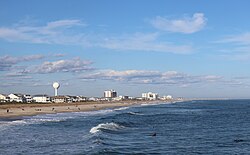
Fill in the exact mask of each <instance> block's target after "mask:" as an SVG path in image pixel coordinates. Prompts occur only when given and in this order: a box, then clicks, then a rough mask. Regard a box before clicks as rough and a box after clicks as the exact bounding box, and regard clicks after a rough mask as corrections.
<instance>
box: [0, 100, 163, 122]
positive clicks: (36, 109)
mask: <svg viewBox="0 0 250 155" xmlns="http://www.w3.org/2000/svg"><path fill="white" fill-rule="evenodd" d="M162 102H164V101H162ZM166 102H167V101H166ZM154 103H159V101H123V102H78V103H47V104H7V105H0V119H8V118H9V119H11V118H18V117H23V116H35V115H40V114H56V113H66V112H87V111H98V110H103V109H107V108H117V107H129V106H133V105H141V104H154Z"/></svg>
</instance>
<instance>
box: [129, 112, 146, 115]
mask: <svg viewBox="0 0 250 155" xmlns="http://www.w3.org/2000/svg"><path fill="white" fill-rule="evenodd" d="M128 114H130V115H144V114H141V113H138V112H128Z"/></svg>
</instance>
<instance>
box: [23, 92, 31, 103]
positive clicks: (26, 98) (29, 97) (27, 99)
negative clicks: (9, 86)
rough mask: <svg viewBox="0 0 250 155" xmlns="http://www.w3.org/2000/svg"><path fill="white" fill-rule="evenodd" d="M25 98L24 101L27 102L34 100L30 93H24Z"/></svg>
mask: <svg viewBox="0 0 250 155" xmlns="http://www.w3.org/2000/svg"><path fill="white" fill-rule="evenodd" d="M23 98H24V102H27V103H31V102H32V101H33V99H32V96H31V95H28V94H25V95H23Z"/></svg>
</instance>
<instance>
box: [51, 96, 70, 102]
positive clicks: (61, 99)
mask: <svg viewBox="0 0 250 155" xmlns="http://www.w3.org/2000/svg"><path fill="white" fill-rule="evenodd" d="M69 101H70V98H69V97H68V96H53V97H52V102H55V103H63V102H64V103H66V102H69Z"/></svg>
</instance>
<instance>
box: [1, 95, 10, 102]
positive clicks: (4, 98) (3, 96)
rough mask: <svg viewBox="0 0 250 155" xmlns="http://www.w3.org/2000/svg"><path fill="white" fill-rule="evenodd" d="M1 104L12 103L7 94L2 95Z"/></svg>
mask: <svg viewBox="0 0 250 155" xmlns="http://www.w3.org/2000/svg"><path fill="white" fill-rule="evenodd" d="M0 102H10V97H9V96H8V95H5V94H0Z"/></svg>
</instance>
